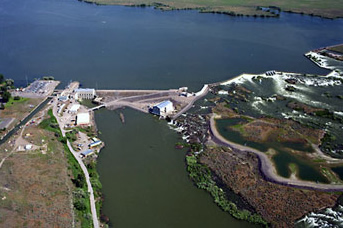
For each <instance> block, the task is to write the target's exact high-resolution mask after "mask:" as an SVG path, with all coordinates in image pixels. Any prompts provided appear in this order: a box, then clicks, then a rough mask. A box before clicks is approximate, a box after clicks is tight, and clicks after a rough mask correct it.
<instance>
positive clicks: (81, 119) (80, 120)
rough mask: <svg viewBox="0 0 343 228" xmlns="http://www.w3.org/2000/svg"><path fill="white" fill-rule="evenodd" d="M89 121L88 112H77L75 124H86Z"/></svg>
mask: <svg viewBox="0 0 343 228" xmlns="http://www.w3.org/2000/svg"><path fill="white" fill-rule="evenodd" d="M89 123H90V116H89V113H88V112H85V113H79V114H77V116H76V125H88V124H89Z"/></svg>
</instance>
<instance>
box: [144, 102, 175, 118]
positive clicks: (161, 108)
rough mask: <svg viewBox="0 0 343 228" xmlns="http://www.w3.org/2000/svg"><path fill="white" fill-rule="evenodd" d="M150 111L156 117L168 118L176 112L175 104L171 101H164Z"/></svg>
mask: <svg viewBox="0 0 343 228" xmlns="http://www.w3.org/2000/svg"><path fill="white" fill-rule="evenodd" d="M149 111H150V112H151V113H152V114H154V115H158V116H167V115H168V114H170V113H171V112H173V111H174V106H173V102H171V101H170V100H166V101H163V102H161V103H159V104H157V105H154V107H152V108H151V109H150V110H149Z"/></svg>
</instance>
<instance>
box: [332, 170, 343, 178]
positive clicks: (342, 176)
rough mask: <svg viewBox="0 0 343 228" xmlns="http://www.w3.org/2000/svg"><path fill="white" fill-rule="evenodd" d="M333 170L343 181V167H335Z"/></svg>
mask: <svg viewBox="0 0 343 228" xmlns="http://www.w3.org/2000/svg"><path fill="white" fill-rule="evenodd" d="M331 169H332V171H334V172H335V173H337V175H338V176H339V178H341V180H343V167H335V168H331Z"/></svg>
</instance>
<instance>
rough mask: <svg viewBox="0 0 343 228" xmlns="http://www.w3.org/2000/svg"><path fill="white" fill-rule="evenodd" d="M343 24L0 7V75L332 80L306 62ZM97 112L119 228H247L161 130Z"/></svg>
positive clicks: (110, 211) (42, 0)
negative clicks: (196, 178)
mask: <svg viewBox="0 0 343 228" xmlns="http://www.w3.org/2000/svg"><path fill="white" fill-rule="evenodd" d="M337 34H343V20H341V19H340V20H326V19H321V18H317V17H309V16H301V15H295V14H281V17H280V18H277V19H266V18H264V19H262V18H246V17H237V18H235V17H229V16H225V15H213V14H199V13H197V12H196V11H172V12H161V11H159V10H154V9H152V8H131V7H122V6H96V5H92V4H86V3H82V2H78V1H76V0H15V1H13V0H1V1H0V73H2V74H4V75H5V76H6V77H8V78H13V79H15V80H16V83H17V85H26V77H27V78H28V80H29V81H32V80H33V79H34V78H37V77H41V76H44V75H52V76H54V77H55V78H56V79H58V80H61V81H62V85H66V84H67V83H68V82H69V81H70V80H79V81H80V82H81V83H82V85H83V87H95V88H99V89H105V88H109V89H111V88H113V89H115V88H120V89H136V88H142V89H157V88H159V89H166V88H177V87H180V86H188V87H189V88H190V89H191V90H195V89H199V88H201V87H202V85H203V83H209V82H216V81H222V80H225V79H228V78H230V77H233V76H236V75H239V74H241V73H243V72H247V73H256V72H257V73H258V72H264V71H267V70H271V69H275V70H280V71H292V72H301V73H315V74H326V73H327V72H328V71H326V70H323V69H321V68H319V67H317V66H316V65H314V64H313V63H311V62H310V61H309V60H307V59H306V58H304V57H303V54H304V53H305V52H307V51H309V50H311V49H315V48H318V47H322V46H327V45H332V44H336V43H342V42H343V40H342V37H341V36H338V35H337ZM124 114H125V120H126V121H127V123H125V124H124V125H123V124H121V123H120V120H119V117H118V116H117V114H115V112H111V111H106V110H100V111H98V112H96V121H97V123H98V127H99V130H100V131H101V132H102V134H101V135H100V138H101V139H102V140H104V141H105V143H106V147H105V148H104V149H103V150H102V152H101V154H100V156H99V162H98V169H99V173H100V175H101V182H102V184H103V191H104V194H105V199H106V200H105V202H104V213H105V214H106V215H107V216H109V217H110V219H111V221H112V222H113V225H115V226H116V227H224V226H225V227H239V226H242V227H243V226H244V227H246V226H248V224H247V223H245V222H239V221H236V220H234V219H233V218H232V217H230V216H229V215H228V214H225V213H223V212H222V211H221V210H220V209H219V208H218V207H217V206H216V205H215V204H214V203H213V202H212V199H211V197H210V196H209V195H208V194H207V193H206V192H204V191H201V190H198V189H197V188H196V187H194V186H193V185H192V183H191V182H190V181H189V179H188V177H187V173H186V170H185V163H184V154H185V151H182V150H181V151H180V150H175V149H173V148H174V143H175V142H177V141H179V140H178V139H177V135H176V133H175V132H173V131H171V130H169V129H168V127H167V125H166V123H165V122H161V121H158V120H157V119H155V118H153V117H151V116H149V115H144V114H140V113H137V112H135V111H132V110H126V111H125V112H124Z"/></svg>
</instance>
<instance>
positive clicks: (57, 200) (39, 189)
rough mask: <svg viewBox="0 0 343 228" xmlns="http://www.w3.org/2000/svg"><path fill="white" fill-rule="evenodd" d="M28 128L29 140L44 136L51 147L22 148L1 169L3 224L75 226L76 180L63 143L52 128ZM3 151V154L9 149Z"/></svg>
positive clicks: (6, 225)
mask: <svg viewBox="0 0 343 228" xmlns="http://www.w3.org/2000/svg"><path fill="white" fill-rule="evenodd" d="M27 132H31V134H32V136H31V137H32V138H31V137H30V138H28V139H27V140H29V141H31V140H32V141H33V142H34V143H37V144H38V145H42V144H41V143H42V141H41V139H44V143H46V145H47V146H46V147H45V148H47V151H44V152H43V151H41V150H39V149H38V150H33V151H31V150H28V151H21V152H19V151H18V152H15V153H13V154H12V155H11V156H10V157H8V158H7V159H6V161H5V162H4V164H3V166H2V167H1V169H0V175H1V179H0V215H1V217H0V226H1V227H72V224H73V208H72V196H71V188H72V183H71V180H70V177H69V171H68V169H67V167H68V163H67V159H66V158H65V156H64V148H63V145H62V144H61V143H60V142H58V141H57V140H56V139H55V136H54V133H52V132H49V131H46V130H42V129H39V128H38V127H30V128H29V129H28V131H27ZM10 140H13V137H12V138H11V139H10ZM5 144H7V143H5ZM3 146H4V145H3ZM7 147H8V145H7ZM9 149H11V148H8V149H7V150H8V151H9ZM1 153H2V154H1V157H3V155H5V151H2V152H1ZM7 153H8V152H7Z"/></svg>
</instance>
